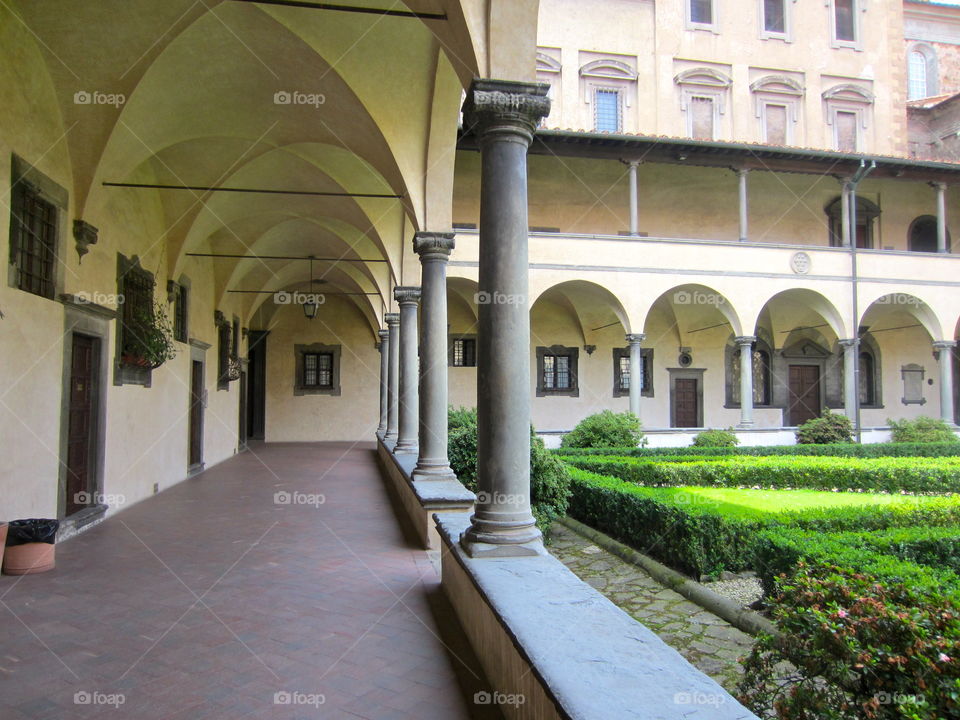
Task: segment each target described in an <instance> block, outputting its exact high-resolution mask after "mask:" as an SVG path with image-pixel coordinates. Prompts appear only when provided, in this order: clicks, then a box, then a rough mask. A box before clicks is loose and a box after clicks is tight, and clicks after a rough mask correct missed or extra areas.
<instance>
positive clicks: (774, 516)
mask: <svg viewBox="0 0 960 720" xmlns="http://www.w3.org/2000/svg"><path fill="white" fill-rule="evenodd" d="M570 478H571V485H570V488H571V496H570V505H569V509H568V512H569V514H570V515H571V516H573V517H575V518H576V519H577V520H580V521H581V522H583V523H586V524H587V525H590V526H591V527H594V528H596V529H598V530H601V531H602V532H605V533H607V534H608V535H610V536H612V537H614V538H616V539H617V540H620V541H621V542H624V543H627V544H628V545H631V546H633V547H635V548H636V549H638V550H640V551H642V552H645V553H647V554H649V555H651V556H652V557H655V558H656V559H657V560H659V561H661V562H663V563H665V564H667V565H669V566H670V567H673V568H675V569H677V570H680V571H682V572H686V573H688V574H690V575H693V576H694V577H699V576H700V575H703V574H715V573H718V572H720V571H721V570H732V571H738V570H746V569H750V568H752V567H753V565H754V560H755V555H754V551H753V546H754V538H755V537H756V535H757V533H759V532H761V531H763V530H770V529H773V528H787V527H798V528H802V529H804V530H807V531H809V532H815V533H818V534H822V533H835V532H839V531H843V530H853V529H858V530H859V529H871V530H882V529H887V528H896V527H905V526H910V525H925V526H930V527H932V526H946V525H955V524H960V501H958V500H955V499H952V498H943V499H939V498H938V499H932V500H926V501H925V502H924V503H922V504H917V503H912V502H903V503H894V504H891V505H884V506H879V507H878V506H869V505H868V506H863V507H840V508H825V509H819V508H818V509H813V510H802V511H796V512H785V513H767V512H763V511H760V510H753V509H750V508H745V507H742V506H737V505H729V504H725V503H722V502H716V501H713V500H707V499H705V498H703V497H702V496H698V495H695V494H692V493H689V492H685V491H684V489H682V488H675V487H664V488H652V487H643V486H640V485H636V484H634V483H630V482H626V481H623V480H619V479H617V478H614V477H609V476H606V475H598V474H596V473H591V472H587V471H585V470H579V469H576V468H571V470H570Z"/></svg>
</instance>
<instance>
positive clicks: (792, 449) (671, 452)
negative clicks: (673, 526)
mask: <svg viewBox="0 0 960 720" xmlns="http://www.w3.org/2000/svg"><path fill="white" fill-rule="evenodd" d="M551 452H553V453H554V454H555V455H619V456H623V457H628V456H632V457H644V458H650V459H656V460H659V461H664V462H666V461H667V458H666V457H664V456H669V457H670V458H673V459H676V458H679V457H682V456H689V457H694V458H695V457H698V456H720V455H747V456H753V457H769V456H777V455H803V456H811V455H815V456H829V457H864V458H873V457H957V456H960V442H941V443H870V444H868V445H858V444H856V443H831V444H829V445H752V446H747V447H722V448H705V447H694V446H692V445H691V446H690V447H658V448H636V447H619V448H558V449H556V450H552V451H551Z"/></svg>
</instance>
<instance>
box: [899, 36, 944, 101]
mask: <svg viewBox="0 0 960 720" xmlns="http://www.w3.org/2000/svg"><path fill="white" fill-rule="evenodd" d="M914 55H918V56H920V57H921V58H922V59H923V72H924V83H923V84H924V87H923V93H924V94H923V95H921V96H919V97H911V92H910V89H911V83H912V77H911V75H912V74H911V70H910V68H911V65H910V59H911V57H913V56H914ZM939 93H940V70H939V58H938V56H937V50H936V48H935V47H933V46H932V45H930V44H929V43H925V42H915V43H912V44H911V45H910V47H908V48H907V100H908V101H910V100H923V99H925V98H929V97H933V96H935V95H938V94H939Z"/></svg>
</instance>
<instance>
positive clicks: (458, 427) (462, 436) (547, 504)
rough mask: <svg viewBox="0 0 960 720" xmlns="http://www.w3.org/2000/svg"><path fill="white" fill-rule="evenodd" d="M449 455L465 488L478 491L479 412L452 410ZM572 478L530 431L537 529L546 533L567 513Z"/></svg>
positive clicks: (531, 491)
mask: <svg viewBox="0 0 960 720" xmlns="http://www.w3.org/2000/svg"><path fill="white" fill-rule="evenodd" d="M448 423H449V428H450V432H449V437H448V441H447V454H448V456H449V459H450V467H452V468H453V471H454V472H455V473H456V474H457V478H458V479H459V480H460V482H462V483H463V484H464V486H465V487H466V488H467V489H469V490H472V491H473V492H477V490H478V487H477V411H476V409H475V408H470V409H467V408H459V409H457V410H455V409H453V408H450V410H449V412H448ZM569 496H570V477H569V475H568V471H567V466H566V465H565V464H564V463H563V461H561V460H560V458H558V457H555V456H553V455H551V454H550V452H549V451H548V450H547V449H546V447H544V444H543V440H541V439H540V438H538V437H537V436H536V434H535V432H534V430H533V427H532V426H531V428H530V505H531V510H532V512H533V516H534V517H535V518H536V519H537V526H538V527H539V528H540V530H541V531H542V532H543V533H544V534H546V533H547V531H548V530H549V528H550V524H551V523H552V522H553V521H554V520H556V519H557V518H559V517H563V516H564V515H566V514H567V503H568V499H569Z"/></svg>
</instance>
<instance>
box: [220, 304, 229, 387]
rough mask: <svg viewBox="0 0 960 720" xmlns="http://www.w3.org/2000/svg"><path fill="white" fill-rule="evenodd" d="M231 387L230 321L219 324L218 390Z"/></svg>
mask: <svg viewBox="0 0 960 720" xmlns="http://www.w3.org/2000/svg"><path fill="white" fill-rule="evenodd" d="M229 387H230V323H228V322H227V321H226V320H223V321H221V322H220V324H219V325H217V390H226V389H227V388H229Z"/></svg>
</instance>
